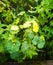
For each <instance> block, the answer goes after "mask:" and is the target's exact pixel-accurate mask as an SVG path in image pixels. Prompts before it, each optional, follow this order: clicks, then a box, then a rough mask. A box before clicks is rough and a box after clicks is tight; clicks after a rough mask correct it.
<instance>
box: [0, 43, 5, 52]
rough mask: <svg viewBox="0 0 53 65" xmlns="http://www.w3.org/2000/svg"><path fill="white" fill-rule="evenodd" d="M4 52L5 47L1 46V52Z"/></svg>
mask: <svg viewBox="0 0 53 65" xmlns="http://www.w3.org/2000/svg"><path fill="white" fill-rule="evenodd" d="M3 51H4V48H3V45H2V44H0V52H3Z"/></svg>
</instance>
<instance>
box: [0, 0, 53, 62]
mask: <svg viewBox="0 0 53 65" xmlns="http://www.w3.org/2000/svg"><path fill="white" fill-rule="evenodd" d="M44 49H46V50H49V51H48V54H52V53H53V51H52V50H53V0H0V53H2V54H3V55H5V54H6V53H7V54H9V55H10V57H11V58H12V59H15V60H18V61H23V60H25V59H26V58H30V59H32V57H33V56H36V55H38V52H39V51H44ZM50 49H51V51H50ZM0 60H1V59H0Z"/></svg>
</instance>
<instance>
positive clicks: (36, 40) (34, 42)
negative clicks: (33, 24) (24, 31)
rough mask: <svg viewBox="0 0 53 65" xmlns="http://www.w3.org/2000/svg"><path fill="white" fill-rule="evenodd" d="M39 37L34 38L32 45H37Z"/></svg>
mask: <svg viewBox="0 0 53 65" xmlns="http://www.w3.org/2000/svg"><path fill="white" fill-rule="evenodd" d="M39 40H40V37H39V36H35V37H34V39H33V40H32V43H33V44H34V45H37V44H38V43H39Z"/></svg>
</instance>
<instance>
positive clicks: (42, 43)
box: [37, 41, 45, 49]
mask: <svg viewBox="0 0 53 65" xmlns="http://www.w3.org/2000/svg"><path fill="white" fill-rule="evenodd" d="M44 44H45V41H40V43H39V44H38V45H37V47H38V48H40V49H41V48H43V47H44Z"/></svg>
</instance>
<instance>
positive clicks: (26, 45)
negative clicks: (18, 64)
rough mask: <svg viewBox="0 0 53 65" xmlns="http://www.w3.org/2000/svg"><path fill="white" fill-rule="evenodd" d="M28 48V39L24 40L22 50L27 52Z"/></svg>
mask: <svg viewBox="0 0 53 65" xmlns="http://www.w3.org/2000/svg"><path fill="white" fill-rule="evenodd" d="M27 49H28V44H27V41H24V42H23V43H22V47H21V50H22V52H25V51H26V50H27Z"/></svg>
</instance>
